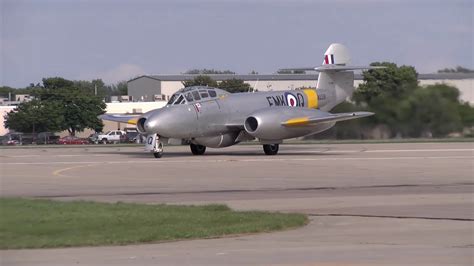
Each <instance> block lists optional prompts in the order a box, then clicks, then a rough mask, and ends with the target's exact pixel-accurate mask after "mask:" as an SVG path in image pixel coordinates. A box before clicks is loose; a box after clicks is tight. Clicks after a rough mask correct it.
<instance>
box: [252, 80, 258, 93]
mask: <svg viewBox="0 0 474 266" xmlns="http://www.w3.org/2000/svg"><path fill="white" fill-rule="evenodd" d="M257 84H258V78H257V81H255V85H254V86H253V91H252V92H255V90H256V89H257Z"/></svg>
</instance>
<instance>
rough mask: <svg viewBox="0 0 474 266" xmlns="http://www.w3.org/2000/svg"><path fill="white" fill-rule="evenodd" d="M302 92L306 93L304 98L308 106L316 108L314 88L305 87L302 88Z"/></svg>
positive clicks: (316, 99) (316, 97) (316, 95)
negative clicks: (304, 88)
mask: <svg viewBox="0 0 474 266" xmlns="http://www.w3.org/2000/svg"><path fill="white" fill-rule="evenodd" d="M303 92H304V94H306V98H307V99H308V108H314V109H316V108H318V94H317V93H316V90H313V89H306V90H303Z"/></svg>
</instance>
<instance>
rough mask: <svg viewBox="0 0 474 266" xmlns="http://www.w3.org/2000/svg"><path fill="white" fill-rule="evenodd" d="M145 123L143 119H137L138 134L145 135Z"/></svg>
mask: <svg viewBox="0 0 474 266" xmlns="http://www.w3.org/2000/svg"><path fill="white" fill-rule="evenodd" d="M145 122H146V118H145V117H142V118H140V119H138V121H137V131H138V133H140V134H146V130H145Z"/></svg>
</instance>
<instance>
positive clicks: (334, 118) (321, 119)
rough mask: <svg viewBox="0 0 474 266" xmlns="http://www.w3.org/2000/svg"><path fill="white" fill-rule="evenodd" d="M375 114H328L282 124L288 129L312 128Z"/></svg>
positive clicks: (293, 119)
mask: <svg viewBox="0 0 474 266" xmlns="http://www.w3.org/2000/svg"><path fill="white" fill-rule="evenodd" d="M373 114H374V113H371V112H353V113H338V114H331V113H328V114H327V115H326V116H318V117H298V118H292V119H289V120H287V121H284V122H282V123H281V124H282V125H283V126H286V127H293V126H311V125H315V124H318V123H328V122H338V121H344V120H350V119H356V118H361V117H366V116H371V115H373Z"/></svg>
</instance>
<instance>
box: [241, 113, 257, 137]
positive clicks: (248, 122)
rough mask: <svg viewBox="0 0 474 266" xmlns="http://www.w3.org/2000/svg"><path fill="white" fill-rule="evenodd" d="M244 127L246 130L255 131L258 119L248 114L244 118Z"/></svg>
mask: <svg viewBox="0 0 474 266" xmlns="http://www.w3.org/2000/svg"><path fill="white" fill-rule="evenodd" d="M244 128H245V130H246V131H247V132H249V133H250V132H255V130H257V128H258V120H257V118H255V117H253V116H250V117H248V118H247V119H245V124H244Z"/></svg>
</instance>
